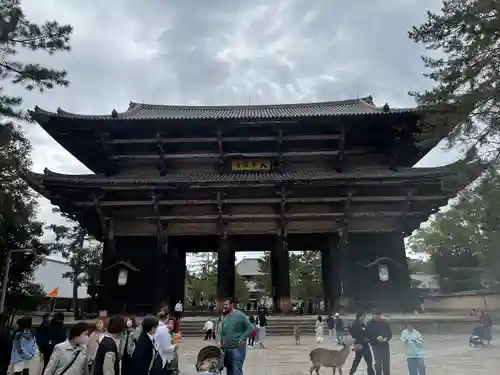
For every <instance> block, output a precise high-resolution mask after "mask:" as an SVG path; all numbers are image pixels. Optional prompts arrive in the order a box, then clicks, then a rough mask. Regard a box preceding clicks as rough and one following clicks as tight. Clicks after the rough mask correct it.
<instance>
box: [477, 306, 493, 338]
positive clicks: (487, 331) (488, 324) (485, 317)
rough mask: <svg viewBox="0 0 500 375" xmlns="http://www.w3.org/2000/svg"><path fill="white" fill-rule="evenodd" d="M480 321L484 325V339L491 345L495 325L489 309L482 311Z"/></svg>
mask: <svg viewBox="0 0 500 375" xmlns="http://www.w3.org/2000/svg"><path fill="white" fill-rule="evenodd" d="M479 322H480V323H481V325H482V326H483V327H484V339H485V340H486V342H487V343H488V345H489V344H491V340H492V335H491V329H492V327H493V321H492V320H491V316H490V315H489V314H488V312H487V311H481V314H480V316H479Z"/></svg>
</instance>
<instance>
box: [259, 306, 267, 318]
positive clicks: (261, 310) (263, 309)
mask: <svg viewBox="0 0 500 375" xmlns="http://www.w3.org/2000/svg"><path fill="white" fill-rule="evenodd" d="M257 315H259V316H264V315H265V316H267V315H269V311H268V310H267V307H265V306H259V307H258V308H257Z"/></svg>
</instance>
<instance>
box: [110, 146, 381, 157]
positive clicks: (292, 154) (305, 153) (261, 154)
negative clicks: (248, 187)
mask: <svg viewBox="0 0 500 375" xmlns="http://www.w3.org/2000/svg"><path fill="white" fill-rule="evenodd" d="M377 151H378V150H377V149H376V148H374V147H359V148H353V149H349V150H346V151H345V154H352V155H358V154H367V153H376V152H377ZM339 152H340V151H338V150H335V151H332V150H330V151H328V150H324V151H292V152H283V153H282V155H283V157H289V158H291V157H300V156H333V155H338V154H339ZM278 156H279V153H278V152H242V153H227V154H224V155H223V157H224V158H272V157H278ZM219 157H220V154H219V153H203V154H194V153H192V154H191V153H188V154H167V155H165V158H166V159H193V158H198V159H217V158H219ZM157 158H158V156H157V155H154V154H127V155H125V154H122V155H113V156H112V157H111V159H112V160H149V159H157Z"/></svg>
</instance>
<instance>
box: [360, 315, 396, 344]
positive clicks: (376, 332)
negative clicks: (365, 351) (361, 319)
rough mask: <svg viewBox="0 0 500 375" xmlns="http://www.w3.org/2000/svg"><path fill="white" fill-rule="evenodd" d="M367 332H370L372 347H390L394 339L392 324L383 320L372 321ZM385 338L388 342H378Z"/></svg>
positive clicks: (369, 337)
mask: <svg viewBox="0 0 500 375" xmlns="http://www.w3.org/2000/svg"><path fill="white" fill-rule="evenodd" d="M366 330H367V331H368V339H369V341H370V344H371V345H374V346H377V345H379V346H382V345H389V341H390V340H391V339H392V330H391V326H390V324H389V323H388V322H387V321H385V320H383V319H380V320H375V319H372V320H370V321H369V322H368V324H367V325H366ZM379 336H380V337H383V338H384V339H387V341H382V342H381V341H378V339H377V338H378V337H379Z"/></svg>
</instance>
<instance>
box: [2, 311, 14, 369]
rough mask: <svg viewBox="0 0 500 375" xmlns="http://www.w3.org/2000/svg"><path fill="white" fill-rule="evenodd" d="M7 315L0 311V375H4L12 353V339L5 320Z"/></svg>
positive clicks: (7, 317) (7, 318)
mask: <svg viewBox="0 0 500 375" xmlns="http://www.w3.org/2000/svg"><path fill="white" fill-rule="evenodd" d="M8 320H9V315H7V313H6V312H3V313H0V375H6V374H7V370H8V369H9V365H10V356H11V354H12V339H11V337H10V333H9V329H8V327H7V322H8Z"/></svg>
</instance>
